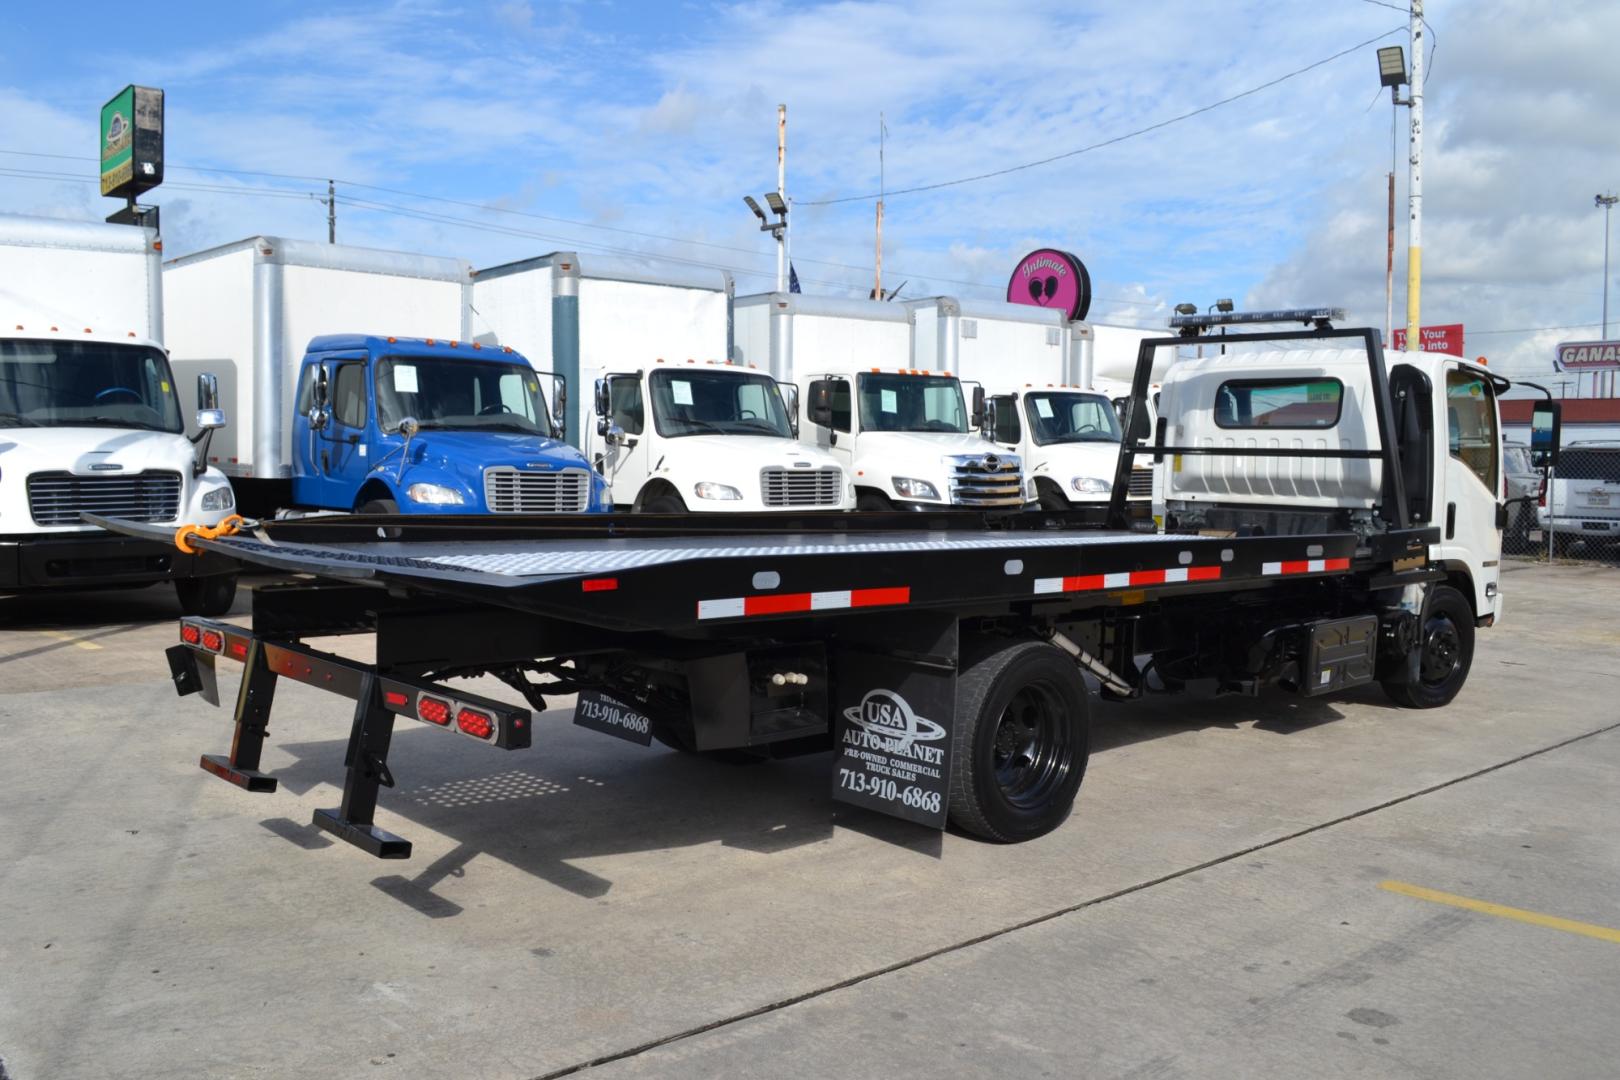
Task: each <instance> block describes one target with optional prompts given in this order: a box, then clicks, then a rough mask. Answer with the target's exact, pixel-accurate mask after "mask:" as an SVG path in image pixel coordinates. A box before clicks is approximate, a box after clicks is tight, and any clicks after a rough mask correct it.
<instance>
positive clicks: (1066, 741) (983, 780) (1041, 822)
mask: <svg viewBox="0 0 1620 1080" xmlns="http://www.w3.org/2000/svg"><path fill="white" fill-rule="evenodd" d="M956 702H957V705H956V730H955V732H954V733H953V735H952V743H951V746H952V754H953V755H954V764H953V768H952V771H951V803H950V816H951V821H952V822H954V823H955V824H956V826H957V827H958V828H960V829H962V830H964V831H965V832H970V833H973V834H974V835H976V836H982V837H984V838H985V839H988V840H996V841H999V842H1001V843H1015V842H1017V841H1021V840H1032V839H1034V838H1035V837H1037V836H1042V835H1044V834H1046V833H1048V832H1051V831H1052V830H1053V829H1055V828H1057V827H1058V826H1059V825H1061V824H1062V823H1063V821H1064V819H1065V818H1067V817H1068V816H1069V811H1070V809H1072V808H1073V806H1074V798H1075V795H1076V794H1078V793H1079V791H1080V781H1081V779H1082V778H1083V777H1084V776H1085V772H1086V761H1087V759H1088V758H1089V756H1090V753H1091V738H1090V730H1089V717H1088V715H1087V713H1088V710H1087V699H1086V684H1085V681H1084V680H1083V679H1081V677H1080V671H1079V669H1078V668H1076V667H1075V665H1074V661H1072V660H1070V659H1069V657H1068V656H1067V655H1065V654H1064V653H1063V651H1062V650H1060V649H1058V648H1057V647H1056V646H1053V645H1049V644H1047V643H1046V642H1043V641H1007V642H998V643H996V644H995V645H993V646H991V647H990V648H989V649H988V650H985V651H981V652H980V653H979V654H978V657H977V659H976V660H974V661H973V662H972V663H971V664H964V666H963V671H962V675H961V676H960V678H959V679H958V680H957V684H956Z"/></svg>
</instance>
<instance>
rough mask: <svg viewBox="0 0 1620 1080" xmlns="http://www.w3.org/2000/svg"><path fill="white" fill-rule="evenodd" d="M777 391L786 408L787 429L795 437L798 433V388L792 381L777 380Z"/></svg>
mask: <svg viewBox="0 0 1620 1080" xmlns="http://www.w3.org/2000/svg"><path fill="white" fill-rule="evenodd" d="M776 390H777V393H779V394H781V395H782V404H783V405H784V406H785V407H786V408H787V417H788V429H789V430H790V431H792V432H793V435H794V437H795V438H797V437H798V434H799V388H798V387H797V386H795V385H794V384H793V383H785V382H781V381H778V382H777V384H776Z"/></svg>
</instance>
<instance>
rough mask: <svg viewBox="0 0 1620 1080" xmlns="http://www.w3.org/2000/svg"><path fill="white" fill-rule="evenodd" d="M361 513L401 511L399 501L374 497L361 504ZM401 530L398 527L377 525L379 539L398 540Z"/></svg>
mask: <svg viewBox="0 0 1620 1080" xmlns="http://www.w3.org/2000/svg"><path fill="white" fill-rule="evenodd" d="M360 513H362V514H397V513H399V503H397V502H395V501H394V500H393V499H372V500H371V501H370V502H367V503H364V504H362V505H361V507H360ZM399 532H400V531H399V530H398V529H390V528H386V527H384V526H382V525H379V526H377V539H379V540H398V539H399Z"/></svg>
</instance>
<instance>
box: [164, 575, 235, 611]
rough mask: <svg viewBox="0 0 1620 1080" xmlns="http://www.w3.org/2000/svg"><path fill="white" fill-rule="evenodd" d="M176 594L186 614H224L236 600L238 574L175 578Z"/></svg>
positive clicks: (181, 609) (181, 608)
mask: <svg viewBox="0 0 1620 1080" xmlns="http://www.w3.org/2000/svg"><path fill="white" fill-rule="evenodd" d="M174 594H175V597H176V598H177V599H178V600H179V601H180V611H181V614H184V615H205V616H214V615H223V614H225V613H226V612H227V611H229V610H231V605H232V604H233V603H235V602H236V575H235V574H215V575H213V576H212V577H196V578H175V581H174Z"/></svg>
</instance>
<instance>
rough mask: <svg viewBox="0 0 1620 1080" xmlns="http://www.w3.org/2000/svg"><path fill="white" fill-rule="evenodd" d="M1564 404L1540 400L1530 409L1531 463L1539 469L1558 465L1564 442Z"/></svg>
mask: <svg viewBox="0 0 1620 1080" xmlns="http://www.w3.org/2000/svg"><path fill="white" fill-rule="evenodd" d="M1563 412H1564V406H1563V405H1562V404H1560V403H1559V402H1556V401H1538V402H1536V403H1535V405H1534V406H1533V407H1532V408H1531V410H1530V464H1531V465H1533V466H1535V467H1536V468H1538V469H1549V468H1554V467H1556V466H1557V465H1558V448H1559V445H1560V444H1561V443H1562V442H1563V437H1564V430H1563V427H1564V425H1563Z"/></svg>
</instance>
